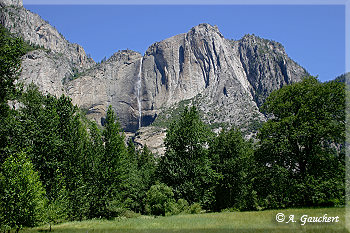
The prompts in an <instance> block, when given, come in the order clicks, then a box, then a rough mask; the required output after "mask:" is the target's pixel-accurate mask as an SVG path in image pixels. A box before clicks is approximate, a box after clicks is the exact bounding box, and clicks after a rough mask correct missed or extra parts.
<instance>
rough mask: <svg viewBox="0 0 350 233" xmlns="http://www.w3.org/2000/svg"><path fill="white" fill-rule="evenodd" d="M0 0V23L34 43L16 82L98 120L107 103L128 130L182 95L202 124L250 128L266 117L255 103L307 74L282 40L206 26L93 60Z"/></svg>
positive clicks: (40, 22) (45, 24)
mask: <svg viewBox="0 0 350 233" xmlns="http://www.w3.org/2000/svg"><path fill="white" fill-rule="evenodd" d="M0 4H1V6H2V7H1V10H0V22H1V24H2V25H3V26H5V27H6V28H7V29H8V30H9V31H10V32H11V33H14V34H15V35H17V36H20V37H22V38H23V39H24V40H25V41H27V42H28V43H30V44H32V45H34V46H35V47H36V48H37V49H36V50H35V51H31V52H29V53H28V54H26V55H25V56H23V62H22V67H23V69H22V74H21V76H20V81H23V82H24V83H27V84H28V83H31V82H33V83H35V84H36V85H38V87H39V89H40V90H41V91H43V92H47V93H50V94H53V95H56V96H59V95H61V94H66V95H69V96H70V97H71V98H72V101H73V103H74V104H77V105H78V106H79V107H81V108H83V109H85V110H86V112H87V116H88V117H90V118H91V119H94V120H95V121H96V122H97V123H99V124H103V123H104V119H105V115H106V110H107V108H108V106H109V105H112V107H113V109H114V110H115V112H116V114H117V115H118V117H119V120H120V122H121V125H122V127H123V128H124V130H126V131H129V132H136V131H137V130H138V129H139V128H140V127H146V126H149V125H150V124H152V122H153V121H154V120H155V119H156V118H157V116H159V114H162V113H164V111H166V109H169V108H171V107H176V105H177V104H178V103H179V102H181V101H184V100H192V102H194V103H195V104H196V105H197V106H198V108H199V109H200V112H201V113H202V115H203V116H204V120H205V121H206V122H207V123H211V124H220V123H225V124H226V125H228V126H233V125H235V126H239V127H241V128H242V127H243V128H244V127H248V125H249V124H250V122H253V121H256V122H261V121H264V120H265V117H264V116H263V115H262V114H261V113H260V112H259V111H258V108H259V107H260V106H261V105H262V103H263V102H264V100H265V99H266V97H267V96H268V95H269V93H271V92H272V91H273V90H275V89H278V88H280V87H282V86H283V85H286V84H290V83H293V82H298V81H300V80H301V78H302V77H303V76H305V75H307V72H306V71H305V69H303V68H302V67H300V66H299V65H298V64H296V63H295V62H294V61H292V60H291V59H290V58H289V57H288V55H287V54H286V53H285V50H284V48H283V46H282V45H281V44H280V43H277V42H274V41H270V40H265V39H262V38H259V37H256V36H254V35H246V36H244V37H243V38H242V39H240V40H228V39H226V38H224V36H223V35H222V34H221V33H220V31H219V29H218V27H216V26H212V25H209V24H200V25H198V26H195V27H193V28H191V29H190V30H189V31H188V32H187V33H184V34H180V35H175V36H173V37H171V38H168V39H165V40H163V41H160V42H156V43H154V44H152V45H151V46H150V47H149V48H148V49H147V51H146V52H145V54H140V53H138V52H135V51H131V50H124V51H119V52H116V53H115V54H114V55H113V56H112V57H111V58H109V59H108V60H106V61H104V62H102V63H100V64H96V63H95V62H94V61H93V60H92V59H91V58H90V57H89V56H88V55H87V54H86V53H85V51H84V49H83V48H82V47H81V46H80V45H77V44H72V43H70V42H68V41H67V40H66V39H65V38H64V37H63V36H62V35H61V34H60V33H59V32H58V31H57V30H56V29H55V28H54V27H52V26H51V25H50V24H49V23H48V22H46V21H45V20H43V19H42V18H41V17H40V16H38V15H37V14H34V13H32V12H30V11H28V10H26V9H25V8H23V7H22V1H9V0H2V1H0ZM163 136H164V135H163ZM141 141H142V139H141Z"/></svg>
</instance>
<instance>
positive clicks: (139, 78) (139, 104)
mask: <svg viewBox="0 0 350 233" xmlns="http://www.w3.org/2000/svg"><path fill="white" fill-rule="evenodd" d="M142 61H143V57H141V59H140V67H139V73H138V75H137V78H138V79H137V82H136V88H137V104H138V107H139V128H141V117H142V112H141V99H140V91H141V76H142Z"/></svg>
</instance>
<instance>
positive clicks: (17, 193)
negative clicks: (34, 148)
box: [0, 153, 45, 230]
mask: <svg viewBox="0 0 350 233" xmlns="http://www.w3.org/2000/svg"><path fill="white" fill-rule="evenodd" d="M44 195H45V191H44V189H43V187H42V184H41V182H40V180H39V176H38V174H37V173H36V172H35V171H34V167H33V165H32V163H31V162H30V160H29V159H28V158H26V155H25V154H24V153H18V154H15V155H13V156H12V155H11V156H9V157H8V158H7V159H6V161H5V162H4V163H3V164H2V167H1V173H0V227H1V228H2V229H8V230H10V229H20V228H22V227H32V226H35V225H37V224H38V223H40V222H41V221H42V220H44V205H45V196H44Z"/></svg>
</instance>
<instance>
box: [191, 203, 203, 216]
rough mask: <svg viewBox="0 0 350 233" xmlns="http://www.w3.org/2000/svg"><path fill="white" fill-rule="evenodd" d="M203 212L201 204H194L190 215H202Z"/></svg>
mask: <svg viewBox="0 0 350 233" xmlns="http://www.w3.org/2000/svg"><path fill="white" fill-rule="evenodd" d="M201 212H202V206H201V205H200V204H199V203H193V204H192V205H191V206H190V209H189V213H190V214H200V213H201Z"/></svg>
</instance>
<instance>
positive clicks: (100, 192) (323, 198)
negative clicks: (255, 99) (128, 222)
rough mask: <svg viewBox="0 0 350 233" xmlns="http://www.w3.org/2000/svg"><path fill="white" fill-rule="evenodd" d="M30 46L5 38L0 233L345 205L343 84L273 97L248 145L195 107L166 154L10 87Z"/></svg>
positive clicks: (173, 130) (183, 117)
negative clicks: (101, 221) (135, 218)
mask: <svg viewBox="0 0 350 233" xmlns="http://www.w3.org/2000/svg"><path fill="white" fill-rule="evenodd" d="M33 49H37V48H33V47H31V46H30V45H28V44H27V43H25V42H24V41H23V40H22V39H20V38H16V37H13V36H12V35H10V34H9V33H8V32H7V31H6V30H5V29H4V28H3V27H1V30H0V119H1V120H0V230H3V231H6V230H11V229H16V230H17V231H18V230H19V229H21V228H23V227H33V226H36V225H40V224H43V223H50V224H56V223H59V222H64V221H70V220H84V219H93V218H105V219H111V218H114V217H117V216H122V215H128V216H132V215H133V214H144V215H163V216H166V215H175V214H180V213H200V212H220V211H223V210H229V211H247V210H265V209H284V208H290V207H315V206H344V205H345V160H346V159H347V157H346V156H345V132H346V131H345V116H346V115H345V93H346V86H345V83H344V82H341V81H338V80H335V81H330V82H324V83H322V82H320V81H318V79H317V78H316V77H312V76H309V77H305V78H304V79H303V80H302V81H301V82H299V83H295V84H291V85H287V86H284V87H282V88H281V89H279V90H276V91H274V92H272V93H271V94H270V96H269V97H268V98H267V100H266V102H265V103H264V104H263V106H262V108H261V109H260V110H261V112H263V113H264V114H265V115H266V116H268V120H267V121H266V122H265V123H264V124H263V125H262V126H261V127H260V128H259V130H258V132H257V134H256V137H255V138H252V139H250V140H246V139H245V138H244V137H243V135H242V133H241V132H240V130H239V129H238V128H236V127H232V128H227V129H223V130H222V131H221V132H220V133H219V134H215V133H214V132H212V131H211V130H210V127H209V126H208V125H206V124H205V123H204V122H203V121H202V120H201V117H200V114H199V111H198V110H197V108H196V106H189V107H187V108H185V110H184V111H183V112H182V113H181V114H180V116H179V118H178V119H177V120H176V121H173V122H172V123H171V124H170V126H169V127H168V129H167V135H166V139H165V142H164V143H165V147H166V152H165V155H164V156H161V157H157V156H155V155H153V154H152V153H151V152H150V150H149V149H148V148H147V146H144V147H143V148H142V149H136V147H135V145H134V143H133V141H132V140H128V141H126V139H125V134H124V132H123V130H122V129H121V126H120V124H119V122H118V113H115V112H114V111H113V109H112V107H111V106H110V107H109V108H108V111H107V116H106V123H105V125H104V126H99V125H97V124H96V123H95V122H93V121H90V120H89V119H87V118H86V117H85V114H84V111H83V110H81V109H79V108H78V107H77V106H74V105H73V104H72V102H71V99H70V98H69V97H67V96H64V95H62V96H60V97H55V96H52V95H50V94H43V93H41V92H40V91H39V90H38V88H37V87H35V86H34V85H29V86H28V87H24V86H23V85H22V84H20V83H19V82H17V79H18V75H19V73H20V72H21V56H22V55H24V54H25V53H26V52H28V51H30V50H33Z"/></svg>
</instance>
